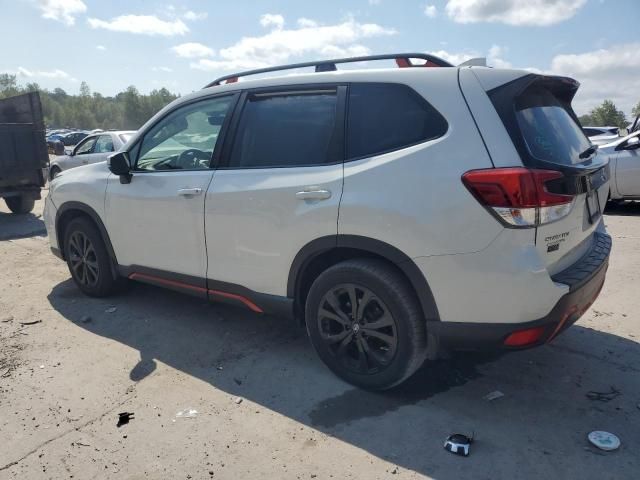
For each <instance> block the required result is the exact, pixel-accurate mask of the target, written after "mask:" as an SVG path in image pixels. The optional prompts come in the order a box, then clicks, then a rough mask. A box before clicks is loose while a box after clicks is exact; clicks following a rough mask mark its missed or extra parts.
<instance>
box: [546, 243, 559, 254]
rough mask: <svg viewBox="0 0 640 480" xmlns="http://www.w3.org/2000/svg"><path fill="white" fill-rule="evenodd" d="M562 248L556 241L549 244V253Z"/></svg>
mask: <svg viewBox="0 0 640 480" xmlns="http://www.w3.org/2000/svg"><path fill="white" fill-rule="evenodd" d="M558 250H560V244H559V243H554V244H553V245H549V246H547V253H551V252H556V251H558Z"/></svg>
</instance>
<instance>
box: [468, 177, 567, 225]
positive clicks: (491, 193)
mask: <svg viewBox="0 0 640 480" xmlns="http://www.w3.org/2000/svg"><path fill="white" fill-rule="evenodd" d="M562 176H563V175H562V172H557V171H554V170H536V169H528V168H523V167H513V168H490V169H486V170H471V171H469V172H467V173H465V174H464V175H463V176H462V182H463V183H464V184H465V186H466V187H467V188H468V189H469V191H470V192H471V193H472V194H473V195H474V196H475V197H476V199H477V200H478V201H479V202H480V203H481V204H483V205H485V206H487V207H490V208H491V209H492V211H493V212H494V213H495V214H496V215H497V216H498V218H499V219H500V220H501V221H503V222H505V223H507V224H508V225H509V226H515V227H534V226H536V225H541V224H544V223H549V222H551V221H554V220H557V219H558V218H561V217H563V216H565V215H567V214H568V213H569V212H570V211H571V206H572V205H573V198H574V197H573V195H563V194H558V193H551V192H549V190H548V189H547V186H546V184H547V182H549V181H551V180H555V179H558V178H562Z"/></svg>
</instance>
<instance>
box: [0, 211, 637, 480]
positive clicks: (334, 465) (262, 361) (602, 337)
mask: <svg viewBox="0 0 640 480" xmlns="http://www.w3.org/2000/svg"><path fill="white" fill-rule="evenodd" d="M41 208H42V205H41V202H39V205H38V207H37V209H36V215H30V216H26V217H17V216H11V215H9V214H7V213H6V212H7V210H6V209H5V208H4V204H2V207H0V268H1V274H0V438H1V439H2V441H1V442H0V445H1V448H0V478H2V479H4V478H20V479H23V478H29V479H31V478H55V479H60V478H81V479H84V478H118V479H143V478H152V479H169V478H170V479H180V478H187V479H188V478H193V479H207V478H229V479H239V478H252V479H253V478H292V479H294V478H295V479H297V478H302V479H305V478H317V479H327V478H335V479H343V478H365V479H374V478H425V477H427V478H435V479H442V480H453V479H455V480H458V479H460V478H479V479H497V478H509V479H514V478H580V479H589V478H594V479H595V478H597V479H603V478H612V479H613V478H615V479H622V478H637V477H638V472H640V455H639V454H638V450H639V449H640V375H639V374H640V345H639V344H638V340H640V323H639V320H640V308H639V307H640V288H639V286H640V248H639V245H640V243H639V242H640V204H635V205H628V206H625V207H619V208H617V209H616V210H615V211H613V212H610V213H609V214H608V215H607V216H606V222H607V224H608V226H609V230H610V232H611V234H612V235H613V237H614V251H613V254H612V258H611V264H610V268H609V275H608V279H607V282H606V284H605V288H604V290H603V293H602V294H601V296H600V298H599V299H598V301H597V302H596V303H595V304H594V305H593V307H592V308H591V309H590V310H589V311H588V312H587V314H586V315H585V316H584V317H583V318H582V320H581V321H580V322H579V323H578V324H576V326H574V327H573V328H571V329H570V330H569V331H567V332H566V333H565V334H564V335H562V336H561V337H560V338H558V339H557V340H556V341H554V343H553V344H551V345H548V346H544V347H541V348H538V349H535V350H530V351H526V352H519V353H514V354H510V355H507V356H504V357H502V358H487V357H480V356H471V355H461V356H457V357H455V358H454V359H452V360H451V361H449V362H446V363H445V362H436V363H429V364H427V365H425V367H424V368H423V369H422V370H421V371H419V372H418V373H417V374H416V375H415V376H414V377H413V378H412V379H411V380H410V381H409V382H408V383H407V384H406V385H404V386H403V387H402V388H400V389H398V390H396V391H393V392H388V393H385V394H372V393H367V392H364V391H360V390H357V389H354V388H352V387H351V386H349V385H347V384H345V383H343V382H341V381H340V380H338V379H337V378H335V377H334V376H333V375H332V374H331V373H330V372H329V371H328V370H327V369H326V368H325V367H324V366H323V365H322V364H321V363H320V361H319V360H318V359H317V358H316V356H315V354H314V353H313V351H312V349H311V347H310V345H309V343H308V342H307V340H306V337H305V334H304V331H303V330H301V329H300V328H298V327H296V326H295V325H292V324H291V323H290V322H287V321H285V320H282V319H278V318H272V317H264V316H258V315H255V314H252V313H250V312H245V311H243V310H236V309H233V308H231V307H226V306H222V305H207V304H205V303H203V302H202V301H200V300H197V299H193V298H190V297H186V296H182V295H180V294H177V293H173V292H170V291H165V290H160V289H157V288H154V287H150V286H144V285H131V287H130V291H128V292H127V293H125V294H122V295H120V296H118V297H115V298H111V299H106V300H96V299H90V298H86V297H84V296H83V295H82V294H80V293H79V291H78V290H77V289H76V288H75V287H74V285H73V284H72V283H71V281H70V280H69V274H68V272H67V269H66V266H65V265H64V264H63V263H62V262H61V261H59V260H58V259H57V258H55V257H54V256H53V255H51V254H50V252H49V247H48V243H47V239H46V237H45V236H44V226H43V224H42V222H41V220H40V218H39V215H38V214H39V212H40V209H41ZM112 307H115V311H114V309H113V308H112ZM35 321H38V322H39V323H35V324H33V325H23V324H24V323H28V322H35ZM612 387H613V388H615V389H616V390H617V391H619V392H620V395H619V396H617V397H615V398H613V399H612V400H610V401H608V402H605V401H598V400H590V399H589V398H588V397H587V396H586V394H587V392H589V391H592V390H593V391H605V392H606V391H609V390H610V388H612ZM494 390H500V391H501V392H503V393H504V397H502V398H499V399H497V400H494V401H491V402H489V401H486V400H484V399H483V398H482V397H483V396H484V395H486V394H487V393H489V392H492V391H494ZM190 409H192V410H195V411H197V413H196V414H195V416H194V417H192V418H180V417H178V418H177V416H176V414H177V413H178V412H181V411H185V410H186V411H189V410H190ZM120 412H135V417H134V419H133V420H131V422H130V423H129V424H127V425H124V426H122V427H120V428H118V427H117V426H116V423H117V420H118V415H117V414H118V413H120ZM596 429H602V430H608V431H611V432H614V433H616V434H617V435H618V436H619V437H620V438H621V440H622V447H621V448H620V450H618V451H617V452H612V453H603V452H599V451H596V450H594V449H592V448H591V447H589V446H588V443H587V441H586V435H587V433H588V432H589V431H591V430H596ZM472 431H473V432H475V435H476V438H477V441H476V443H475V444H474V445H473V449H472V454H471V456H470V457H468V458H462V457H456V456H454V455H451V454H449V453H447V452H445V451H444V449H443V448H442V443H443V440H444V438H445V437H446V436H447V435H448V434H450V433H454V432H462V433H471V432H472ZM634 472H635V473H634Z"/></svg>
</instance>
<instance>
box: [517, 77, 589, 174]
mask: <svg viewBox="0 0 640 480" xmlns="http://www.w3.org/2000/svg"><path fill="white" fill-rule="evenodd" d="M516 118H517V120H518V125H519V127H520V130H521V132H522V135H523V137H524V140H525V142H526V144H527V147H528V149H529V151H530V152H531V155H533V156H534V157H536V158H537V159H539V160H543V161H545V162H552V163H557V164H561V165H572V164H575V163H580V162H583V161H584V160H585V159H584V158H580V154H581V153H582V152H584V151H585V150H587V149H588V148H589V147H590V146H591V143H590V142H589V140H588V139H587V137H586V136H585V134H584V132H583V131H582V129H581V128H580V125H578V123H577V122H576V121H575V120H574V118H573V116H572V115H571V114H570V113H569V111H568V110H567V107H565V106H564V105H563V104H562V103H561V102H560V101H559V100H558V99H557V98H556V97H555V96H554V95H553V94H552V93H551V92H550V91H549V90H547V89H545V88H541V87H538V88H532V89H528V90H527V92H526V94H525V95H523V96H522V97H520V98H519V99H518V100H517V102H516Z"/></svg>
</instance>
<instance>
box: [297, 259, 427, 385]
mask: <svg viewBox="0 0 640 480" xmlns="http://www.w3.org/2000/svg"><path fill="white" fill-rule="evenodd" d="M354 295H355V297H356V302H355V303H356V308H355V312H354V311H353V309H352V308H351V306H352V305H353V303H354V302H353V301H351V298H353V296H354ZM332 304H333V306H332ZM338 310H340V313H338ZM305 314H306V323H307V333H308V334H309V338H310V339H311V343H312V344H313V346H314V348H315V350H316V352H317V353H318V355H319V356H320V358H321V359H322V361H323V362H324V363H325V364H326V365H327V366H328V367H329V368H330V369H331V370H332V371H333V372H334V373H335V374H336V375H337V376H339V377H340V378H342V379H343V380H346V381H347V382H349V383H351V384H353V385H356V386H358V387H361V388H364V389H367V390H386V389H389V388H391V387H394V386H396V385H398V384H400V383H402V382H403V381H404V380H406V379H407V378H409V376H411V374H413V373H414V372H415V371H416V370H417V369H418V368H419V367H420V366H421V365H422V364H423V362H424V360H425V358H426V352H427V336H426V321H425V319H424V317H423V315H422V310H421V308H420V305H419V303H418V300H417V299H416V296H415V294H414V292H413V290H412V288H411V286H410V285H409V283H408V281H407V280H406V278H405V277H404V276H403V275H402V274H401V273H400V272H399V271H398V270H396V269H395V267H393V266H391V265H389V264H387V263H386V262H384V261H380V260H372V259H356V260H348V261H345V262H342V263H339V264H337V265H334V266H332V267H330V268H328V269H327V270H325V271H324V272H323V273H322V274H321V275H320V276H319V277H318V278H317V279H316V280H315V282H313V285H312V286H311V289H310V290H309V295H308V296H307V301H306V305H305ZM353 317H356V318H359V321H358V322H353V320H352V319H353Z"/></svg>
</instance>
